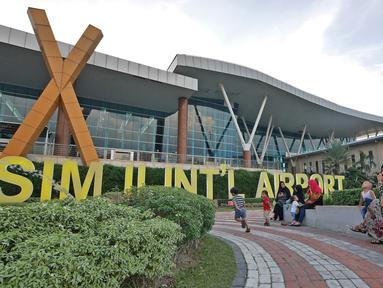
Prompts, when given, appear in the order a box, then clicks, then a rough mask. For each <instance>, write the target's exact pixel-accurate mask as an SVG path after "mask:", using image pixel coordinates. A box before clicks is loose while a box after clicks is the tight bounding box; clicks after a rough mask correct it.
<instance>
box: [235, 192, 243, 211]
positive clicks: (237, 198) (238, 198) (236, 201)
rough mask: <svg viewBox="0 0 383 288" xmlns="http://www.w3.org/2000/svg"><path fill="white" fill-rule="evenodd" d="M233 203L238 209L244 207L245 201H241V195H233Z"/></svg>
mask: <svg viewBox="0 0 383 288" xmlns="http://www.w3.org/2000/svg"><path fill="white" fill-rule="evenodd" d="M233 202H234V203H235V204H237V207H238V208H239V209H241V208H244V207H245V200H243V197H242V196H241V195H235V196H234V197H233Z"/></svg>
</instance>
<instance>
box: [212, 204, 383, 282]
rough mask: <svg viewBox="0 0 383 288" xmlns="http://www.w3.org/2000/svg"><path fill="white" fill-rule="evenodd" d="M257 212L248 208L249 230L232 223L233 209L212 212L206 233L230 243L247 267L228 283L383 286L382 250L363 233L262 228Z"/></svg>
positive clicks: (277, 224) (274, 225)
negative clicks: (210, 226)
mask: <svg viewBox="0 0 383 288" xmlns="http://www.w3.org/2000/svg"><path fill="white" fill-rule="evenodd" d="M261 213H262V212H261V211H248V217H249V223H250V224H251V227H252V231H251V233H245V232H244V230H243V229H241V228H240V225H238V223H236V222H234V220H233V219H232V217H233V215H232V213H228V212H219V213H217V215H216V224H215V226H214V228H213V230H212V232H211V233H212V234H213V235H216V236H219V237H221V238H223V239H227V240H228V241H231V242H232V243H234V245H235V246H236V249H237V250H238V249H240V250H241V252H242V254H243V257H244V259H245V264H246V266H247V274H245V273H242V275H246V279H243V281H241V280H240V279H238V277H237V278H236V280H235V281H237V282H233V287H302V288H303V287H304V288H306V287H308V288H309V287H361V288H364V287H373V288H383V253H382V252H381V251H382V250H380V249H379V248H378V249H377V248H376V247H373V244H370V243H369V239H368V238H367V237H366V238H360V235H357V236H355V237H353V236H352V235H344V234H339V235H336V236H331V234H330V235H329V233H327V232H326V231H322V230H318V229H311V230H310V232H307V231H302V230H303V229H302V230H297V228H294V227H281V225H280V223H277V222H275V223H272V225H271V226H270V227H263V226H262V223H263V219H262V214H261ZM300 228H301V227H300ZM302 228H303V227H302ZM298 229H299V228H298ZM279 252H280V253H279ZM280 254H281V255H280ZM242 265H243V264H242ZM299 267H301V269H299ZM239 269H240V270H244V269H243V266H242V267H241V266H239ZM238 275H239V274H237V276H238ZM239 278H240V277H239ZM237 284H238V285H237ZM240 284H241V285H242V286H241V285H240ZM236 285H237V286H236ZM243 285H244V286H243Z"/></svg>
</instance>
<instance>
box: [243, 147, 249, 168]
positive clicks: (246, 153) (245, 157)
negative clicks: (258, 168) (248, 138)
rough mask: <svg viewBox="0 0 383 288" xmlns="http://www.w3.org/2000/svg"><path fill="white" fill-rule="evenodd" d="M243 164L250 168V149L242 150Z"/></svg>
mask: <svg viewBox="0 0 383 288" xmlns="http://www.w3.org/2000/svg"><path fill="white" fill-rule="evenodd" d="M243 166H244V167H245V168H251V152H250V150H247V151H245V150H243Z"/></svg>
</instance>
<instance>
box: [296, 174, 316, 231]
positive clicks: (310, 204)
mask: <svg viewBox="0 0 383 288" xmlns="http://www.w3.org/2000/svg"><path fill="white" fill-rule="evenodd" d="M321 193H322V189H321V188H320V186H319V185H318V183H317V182H316V181H315V180H313V179H310V180H309V189H308V190H307V195H308V197H309V199H308V200H307V201H306V202H305V204H304V205H303V206H302V207H300V208H299V218H298V221H296V222H295V223H294V224H292V225H291V226H301V225H302V222H303V219H304V218H305V216H306V209H314V208H315V206H316V205H318V204H319V202H320V198H321Z"/></svg>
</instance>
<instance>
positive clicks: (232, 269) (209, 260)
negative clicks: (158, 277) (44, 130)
mask: <svg viewBox="0 0 383 288" xmlns="http://www.w3.org/2000/svg"><path fill="white" fill-rule="evenodd" d="M193 258H195V263H194V264H193V265H192V266H191V267H188V268H185V269H184V270H181V271H179V272H178V273H177V275H176V285H175V287H177V288H191V287H193V288H199V287H201V288H226V287H227V288H230V287H231V283H232V282H233V279H234V276H235V273H236V271H237V265H236V264H235V258H234V253H233V250H232V249H231V247H230V246H229V245H227V244H226V243H225V242H223V241H222V240H220V239H218V238H215V237H213V236H210V235H207V236H205V237H204V239H203V240H202V241H201V244H200V246H199V248H198V249H197V250H196V251H194V255H193Z"/></svg>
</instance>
